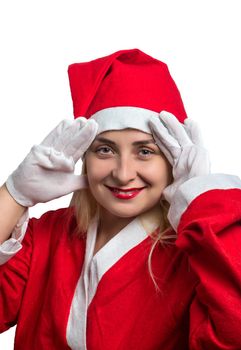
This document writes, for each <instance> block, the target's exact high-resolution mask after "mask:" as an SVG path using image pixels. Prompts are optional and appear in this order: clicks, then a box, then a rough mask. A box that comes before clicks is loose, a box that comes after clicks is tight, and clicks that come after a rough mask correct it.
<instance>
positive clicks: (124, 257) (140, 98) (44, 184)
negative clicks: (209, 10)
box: [0, 49, 241, 350]
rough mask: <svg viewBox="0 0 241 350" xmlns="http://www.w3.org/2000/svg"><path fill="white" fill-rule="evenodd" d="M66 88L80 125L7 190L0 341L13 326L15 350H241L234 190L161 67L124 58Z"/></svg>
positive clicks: (48, 146)
mask: <svg viewBox="0 0 241 350" xmlns="http://www.w3.org/2000/svg"><path fill="white" fill-rule="evenodd" d="M69 79H70V87H71V93H72V98H73V105H74V116H75V120H74V121H68V120H64V121H62V122H61V123H60V124H59V125H58V126H57V127H56V128H55V129H54V130H52V131H51V132H50V134H49V135H48V136H47V137H46V138H45V139H44V140H43V141H42V143H41V144H40V145H35V146H33V147H32V149H31V150H30V152H29V154H28V155H27V156H26V157H25V159H24V160H23V162H22V163H21V164H20V165H19V166H18V168H17V169H16V170H15V171H14V172H13V173H12V174H11V175H10V176H9V177H8V179H7V181H6V183H5V184H4V185H3V186H2V187H1V189H0V332H4V331H5V330H7V329H8V328H9V327H11V326H13V325H15V324H17V332H16V338H15V350H30V349H31V350H32V349H34V350H43V349H44V350H69V349H71V350H86V349H88V350H122V349H123V350H125V349H132V350H159V349H165V350H176V349H178V350H187V349H190V350H204V349H209V350H218V349H226V350H234V349H235V350H238V349H240V348H241V333H240V323H241V313H240V310H241V298H240V295H241V287H240V286H241V268H240V266H241V264H240V244H241V235H240V232H241V231H240V221H241V210H240V208H241V206H240V203H241V181H240V179H239V178H237V177H235V176H231V175H224V174H211V173H210V164H209V156H208V152H207V151H206V149H205V148H204V147H203V144H202V141H201V135H200V131H199V128H198V127H197V125H196V124H195V123H194V122H193V121H192V120H189V119H188V118H187V116H186V112H185V109H184V106H183V103H182V100H181V96H180V93H179V91H178V89H177V87H176V85H175V83H174V81H173V79H172V77H171V75H170V73H169V71H168V68H167V66H166V65H165V64H164V63H163V62H161V61H159V60H157V59H155V58H153V57H150V56H149V55H147V54H145V53H143V52H141V51H140V50H138V49H133V50H122V51H118V52H115V53H113V54H111V55H109V56H106V57H102V58H99V59H95V60H93V61H91V62H84V63H76V64H73V65H71V66H70V67H69ZM80 116H81V117H80ZM80 158H81V159H82V160H83V167H82V174H81V175H75V173H74V170H75V164H76V162H77V161H78V160H79V159H80ZM72 192H74V194H73V197H72V201H71V203H70V206H69V207H68V208H62V209H59V210H56V211H50V212H47V213H45V214H44V215H43V216H42V217H41V218H39V219H35V218H32V219H29V218H28V210H27V208H28V207H31V206H34V205H35V204H37V203H44V202H47V201H50V200H52V199H55V198H58V197H60V196H63V195H65V194H68V193H72ZM153 282H154V283H153Z"/></svg>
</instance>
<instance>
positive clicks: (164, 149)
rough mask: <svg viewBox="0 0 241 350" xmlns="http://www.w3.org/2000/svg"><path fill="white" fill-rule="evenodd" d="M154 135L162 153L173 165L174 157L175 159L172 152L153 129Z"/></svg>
mask: <svg viewBox="0 0 241 350" xmlns="http://www.w3.org/2000/svg"><path fill="white" fill-rule="evenodd" d="M152 135H153V138H154V140H155V141H156V144H157V146H158V147H159V148H160V150H161V151H162V153H163V154H164V155H165V157H166V158H167V160H168V161H169V163H170V164H171V165H172V166H173V165H174V159H173V155H172V154H171V152H170V151H169V149H168V148H167V147H166V146H165V145H164V144H163V143H162V141H161V140H160V137H158V135H156V133H155V131H154V130H152Z"/></svg>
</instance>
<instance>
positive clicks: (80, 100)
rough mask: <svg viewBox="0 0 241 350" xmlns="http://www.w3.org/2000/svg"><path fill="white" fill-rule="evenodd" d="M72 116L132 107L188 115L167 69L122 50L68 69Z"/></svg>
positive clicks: (135, 52)
mask: <svg viewBox="0 0 241 350" xmlns="http://www.w3.org/2000/svg"><path fill="white" fill-rule="evenodd" d="M68 73H69V81H70V88H71V94H72V99H73V105H74V116H75V117H79V116H84V117H86V118H88V117H90V116H91V115H92V114H94V113H95V112H97V111H99V110H102V109H104V108H109V107H119V106H131V107H141V108H146V109H149V110H151V111H154V112H158V113H160V112H161V111H163V110H166V111H168V112H171V113H173V114H174V115H175V116H176V117H177V119H178V120H179V121H180V122H183V121H184V119H186V117H187V115H186V112H185V109H184V106H183V102H182V99H181V96H180V93H179V91H178V89H177V86H176V84H175V82H174V81H173V79H172V77H171V75H170V73H169V71H168V68H167V65H166V64H165V63H163V62H161V61H159V60H157V59H155V58H153V57H151V56H149V55H147V54H145V53H144V52H142V51H140V50H138V49H132V50H121V51H117V52H115V53H113V54H111V55H109V56H105V57H102V58H98V59H95V60H93V61H90V62H83V63H75V64H72V65H70V66H69V69H68Z"/></svg>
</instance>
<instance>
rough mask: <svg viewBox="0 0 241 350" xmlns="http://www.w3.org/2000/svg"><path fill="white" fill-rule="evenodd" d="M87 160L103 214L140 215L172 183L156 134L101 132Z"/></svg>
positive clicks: (132, 130) (130, 216)
mask: <svg viewBox="0 0 241 350" xmlns="http://www.w3.org/2000/svg"><path fill="white" fill-rule="evenodd" d="M85 160H86V171H87V178H88V182H89V188H90V190H91V193H92V194H93V196H94V197H95V199H96V201H97V202H98V203H99V205H100V208H101V212H102V214H104V213H105V214H108V213H109V214H112V215H114V216H116V217H121V218H132V217H136V216H137V215H139V214H142V213H144V212H146V211H148V210H150V209H151V208H152V207H154V206H156V205H157V204H158V203H159V201H160V197H161V195H162V191H163V189H164V188H165V187H166V186H167V185H168V184H169V183H170V178H171V175H170V174H171V167H170V165H169V163H168V161H167V160H166V158H165V157H164V155H163V154H162V153H161V151H160V149H159V148H158V146H157V145H156V144H155V142H154V139H153V137H152V135H151V134H147V133H144V132H142V131H139V130H134V129H125V130H120V131H119V130H118V131H107V132H103V133H101V134H99V135H97V137H96V138H95V140H94V141H93V143H92V144H91V146H90V148H89V149H88V150H87V152H86V158H85ZM107 217H108V216H107Z"/></svg>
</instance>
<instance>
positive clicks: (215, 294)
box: [0, 190, 241, 350]
mask: <svg viewBox="0 0 241 350" xmlns="http://www.w3.org/2000/svg"><path fill="white" fill-rule="evenodd" d="M67 217H68V210H64V209H61V210H58V211H56V212H49V213H46V214H45V215H44V216H43V217H42V218H40V219H38V220H36V219H32V220H31V222H30V226H29V229H28V232H27V234H26V236H25V239H24V242H23V244H24V246H23V249H22V250H21V251H20V252H19V253H18V254H17V255H16V256H15V257H14V258H12V259H11V260H9V262H8V263H6V264H5V265H3V266H2V267H0V331H1V332H3V331H4V330H6V329H7V328H8V327H10V326H12V325H14V324H15V323H16V322H17V333H16V343H15V350H30V349H31V350H32V349H34V350H40V349H41V350H42V349H44V350H50V349H51V350H55V349H56V350H57V349H58V350H67V349H68V350H69V347H68V345H67V343H66V326H67V320H68V315H69V310H70V305H71V300H72V297H73V294H74V290H75V286H76V283H77V281H78V278H79V275H80V272H81V269H82V264H83V258H84V250H85V240H84V239H82V240H81V239H78V238H77V237H75V236H73V235H71V234H70V232H72V231H73V228H74V222H71V221H70V222H69V221H68V220H67ZM240 219H241V191H240V190H215V191H209V192H207V193H204V194H202V195H201V196H199V197H198V198H196V199H195V200H194V201H193V202H192V203H191V205H190V206H189V207H188V209H187V210H186V212H185V213H184V214H183V216H182V218H181V222H180V225H179V233H178V234H179V237H178V239H177V241H176V244H174V243H172V244H169V245H165V246H162V245H160V246H158V247H157V248H156V249H155V251H154V254H153V259H152V266H153V273H154V275H155V277H156V282H157V283H158V285H159V288H160V290H161V292H156V291H155V288H154V285H153V282H152V281H151V279H150V276H149V272H148V266H147V257H148V254H149V250H150V246H151V240H150V238H149V237H148V238H147V239H146V240H144V241H143V242H142V243H140V244H139V245H138V246H136V247H135V248H133V249H132V250H130V251H129V252H128V253H127V254H125V255H124V256H123V257H122V258H121V259H120V260H119V261H118V262H117V263H116V264H115V265H113V266H112V267H111V268H110V270H108V271H107V272H106V273H105V275H104V276H103V277H102V279H101V281H100V283H99V285H98V288H97V292H96V295H95V296H94V298H93V300H92V302H91V304H90V306H89V309H88V319H87V321H88V322H87V326H88V328H87V346H88V350H110V349H111V350H115V349H116V350H117V349H118V350H119V349H133V350H140V349H141V350H159V349H165V350H177V349H178V350H188V349H191V350H206V349H207V350H216V349H225V350H234V349H235V350H238V349H241V332H240V324H241V253H240V251H241V250H240V244H241V234H240V232H241V227H240V222H241V221H240ZM70 223H71V225H70Z"/></svg>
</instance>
